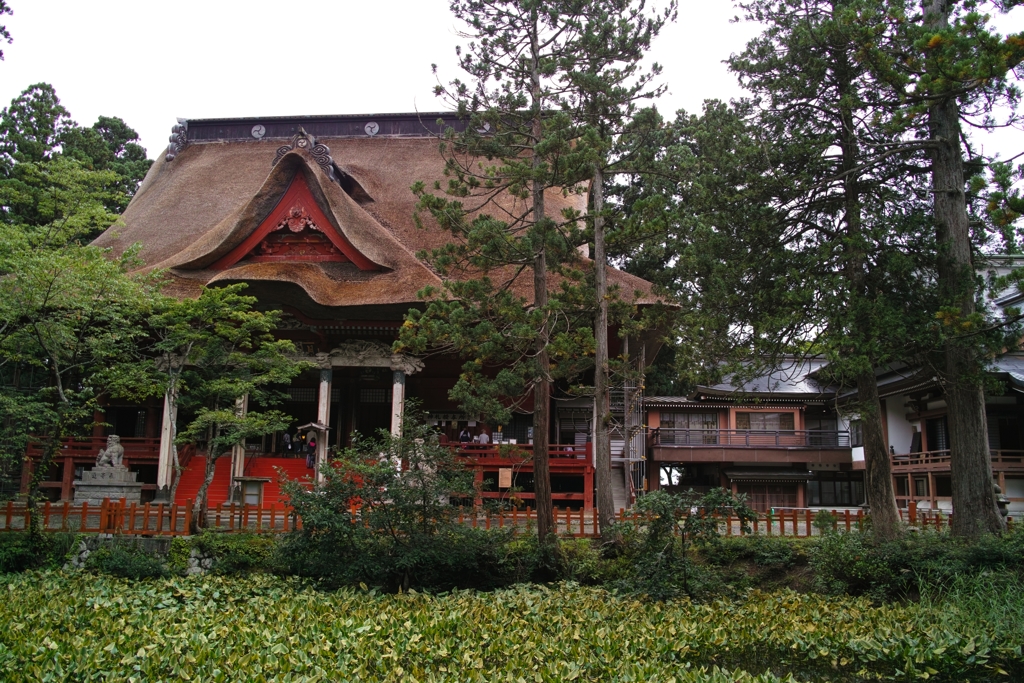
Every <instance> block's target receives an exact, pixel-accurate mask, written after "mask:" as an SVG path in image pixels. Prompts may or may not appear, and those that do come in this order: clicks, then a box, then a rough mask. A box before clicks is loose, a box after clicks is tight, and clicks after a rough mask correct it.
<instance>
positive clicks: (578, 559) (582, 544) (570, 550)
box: [561, 538, 605, 585]
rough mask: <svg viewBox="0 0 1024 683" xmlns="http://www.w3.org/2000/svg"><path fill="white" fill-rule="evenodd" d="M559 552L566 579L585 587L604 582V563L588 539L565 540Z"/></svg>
mask: <svg viewBox="0 0 1024 683" xmlns="http://www.w3.org/2000/svg"><path fill="white" fill-rule="evenodd" d="M561 552H562V562H563V568H564V576H565V578H566V579H569V580H570V581H577V582H579V583H582V584H587V585H594V584H599V583H601V582H602V581H603V580H604V576H605V568H604V564H605V562H604V560H603V558H602V557H601V552H600V551H599V550H598V549H597V548H596V547H594V542H593V541H591V540H590V539H589V538H572V539H565V540H563V541H562V543H561Z"/></svg>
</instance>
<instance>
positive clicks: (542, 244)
mask: <svg viewBox="0 0 1024 683" xmlns="http://www.w3.org/2000/svg"><path fill="white" fill-rule="evenodd" d="M531 20H532V22H533V23H532V30H533V33H532V35H531V40H530V51H531V68H532V74H531V75H532V81H533V83H532V92H531V96H532V98H533V130H532V135H533V145H534V151H533V172H534V177H533V188H532V193H533V224H534V238H535V242H534V244H533V249H534V257H533V305H534V306H535V307H536V309H537V310H538V311H540V312H541V315H542V319H541V325H540V328H539V329H538V330H537V339H536V345H535V348H536V353H537V355H536V363H537V377H536V379H535V384H534V388H533V492H534V496H535V501H536V504H537V536H538V537H539V538H540V542H541V543H547V542H548V540H549V539H550V538H554V536H553V534H554V533H555V532H556V531H557V529H555V528H554V510H553V505H552V501H551V473H550V469H549V467H548V447H549V440H550V437H549V434H550V431H551V429H550V425H551V376H550V368H549V360H548V321H547V311H546V309H547V305H548V268H547V218H546V217H545V215H544V183H542V182H541V179H540V170H541V169H540V167H541V157H540V155H539V154H538V153H537V151H536V146H537V145H539V144H540V142H541V138H542V136H543V133H544V121H543V118H542V117H543V107H542V105H543V103H542V102H541V82H540V77H541V74H540V35H539V31H540V29H539V26H538V18H537V10H536V9H534V10H533V11H532V16H531Z"/></svg>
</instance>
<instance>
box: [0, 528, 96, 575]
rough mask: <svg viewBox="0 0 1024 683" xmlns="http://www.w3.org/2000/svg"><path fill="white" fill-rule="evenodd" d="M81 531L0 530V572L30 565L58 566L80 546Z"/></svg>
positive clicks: (22, 568) (23, 569)
mask: <svg viewBox="0 0 1024 683" xmlns="http://www.w3.org/2000/svg"><path fill="white" fill-rule="evenodd" d="M78 539H79V536H78V534H76V533H74V532H72V531H58V532H46V533H41V534H36V535H34V536H33V535H31V534H29V533H28V532H11V533H4V534H0V574H3V573H9V572H21V571H25V570H27V569H36V568H46V569H57V568H60V567H63V566H64V564H65V563H66V562H67V561H68V557H69V556H70V555H71V552H72V551H73V550H74V549H75V548H76V547H77V546H78Z"/></svg>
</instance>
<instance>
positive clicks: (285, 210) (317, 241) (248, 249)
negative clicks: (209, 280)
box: [211, 173, 380, 270]
mask: <svg viewBox="0 0 1024 683" xmlns="http://www.w3.org/2000/svg"><path fill="white" fill-rule="evenodd" d="M243 259H244V260H246V261H255V262H266V261H290V262H294V261H316V262H324V261H341V262H349V261H351V262H352V263H354V264H355V265H356V266H357V267H358V268H359V269H360V270H380V266H378V265H377V264H376V263H374V262H373V261H371V260H370V259H368V258H366V257H365V256H363V255H362V254H361V253H359V250H358V249H356V248H355V247H354V246H353V245H352V243H351V242H349V241H348V240H347V239H346V238H345V236H344V235H342V234H341V233H340V232H338V230H337V229H335V227H334V225H333V224H332V223H331V222H330V220H328V219H327V216H326V215H325V214H324V212H323V211H322V210H321V209H320V205H319V204H317V202H316V199H314V197H313V193H312V192H310V190H309V185H307V184H306V178H305V176H304V175H303V174H302V173H296V174H295V178H294V179H293V180H292V182H291V184H290V185H289V186H288V189H287V190H286V191H285V193H284V195H283V196H282V197H281V200H280V201H279V202H278V203H277V206H275V207H274V209H273V211H271V212H270V214H268V215H267V217H266V218H264V219H263V222H262V223H260V224H259V226H258V227H257V228H256V229H255V230H254V231H253V232H252V234H251V235H249V237H247V238H246V239H245V240H244V241H243V242H242V243H241V244H239V245H238V246H237V247H235V248H234V249H232V250H231V251H230V252H228V254H227V255H226V256H223V257H222V258H221V259H219V260H218V261H217V262H216V263H214V264H213V265H212V266H211V268H213V269H214V270H226V269H227V268H230V267H231V266H233V265H235V264H236V263H238V262H239V261H242V260H243Z"/></svg>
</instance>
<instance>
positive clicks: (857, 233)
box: [836, 50, 900, 540]
mask: <svg viewBox="0 0 1024 683" xmlns="http://www.w3.org/2000/svg"><path fill="white" fill-rule="evenodd" d="M836 80H837V81H838V88H839V94H840V101H839V116H840V120H841V121H842V129H841V132H840V145H839V147H840V152H841V155H842V157H841V160H840V163H841V165H842V171H843V212H844V215H845V220H846V245H845V250H846V253H845V255H844V261H845V263H844V269H845V277H846V280H847V284H848V286H849V290H850V293H851V297H852V299H853V300H854V302H855V304H854V305H855V306H856V308H855V310H856V311H857V316H856V317H857V320H856V324H855V326H854V328H855V329H854V333H853V334H854V335H855V336H854V339H853V346H854V350H853V352H852V353H853V354H857V353H858V351H860V352H861V353H863V351H862V350H863V349H869V348H871V343H870V340H869V339H865V338H864V335H865V334H867V333H868V331H869V330H871V329H872V327H873V326H872V325H871V322H870V319H869V317H870V314H869V313H868V310H867V308H866V306H867V302H869V301H870V300H871V287H870V283H869V282H868V257H867V250H868V239H867V237H866V236H865V234H864V216H863V212H864V202H863V192H864V185H863V183H862V182H861V174H860V173H859V172H858V171H857V166H858V165H859V164H860V162H861V146H860V141H859V139H858V137H857V124H856V121H855V120H854V116H853V111H852V109H851V107H850V105H849V104H848V101H849V100H848V96H849V93H850V91H851V90H852V89H853V87H854V86H853V68H852V66H851V65H850V64H849V62H848V61H847V58H846V53H845V52H844V51H841V50H840V51H839V52H838V59H837V67H836ZM859 360H860V366H861V369H860V371H859V372H858V373H857V376H856V383H857V398H858V400H859V403H860V417H861V424H862V425H863V429H864V467H865V469H864V493H865V496H866V498H867V502H868V507H870V509H871V525H872V528H873V529H874V532H875V538H876V539H878V540H890V539H893V538H896V537H897V536H899V534H900V514H899V509H898V508H897V506H896V496H895V494H894V492H893V486H892V468H891V467H890V462H889V453H888V452H887V451H886V448H885V437H884V436H883V434H882V431H883V427H882V414H881V410H880V409H879V399H878V379H877V378H876V377H875V373H874V365H875V361H876V359H875V358H873V357H872V356H871V355H870V354H865V355H863V356H862V357H861V358H860V359H859Z"/></svg>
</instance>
